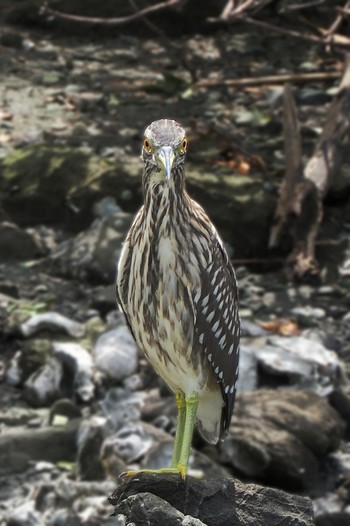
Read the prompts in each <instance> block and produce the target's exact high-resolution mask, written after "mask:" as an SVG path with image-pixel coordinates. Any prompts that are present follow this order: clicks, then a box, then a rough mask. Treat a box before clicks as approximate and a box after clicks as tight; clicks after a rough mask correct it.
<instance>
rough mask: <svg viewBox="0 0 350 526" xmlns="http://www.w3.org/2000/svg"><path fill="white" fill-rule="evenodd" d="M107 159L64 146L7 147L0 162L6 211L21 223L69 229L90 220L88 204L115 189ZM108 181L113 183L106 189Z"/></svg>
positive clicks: (3, 201) (90, 208) (0, 181)
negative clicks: (10, 148)
mask: <svg viewBox="0 0 350 526" xmlns="http://www.w3.org/2000/svg"><path fill="white" fill-rule="evenodd" d="M110 170H111V167H110V164H108V163H107V162H106V161H104V160H103V159H100V158H98V157H97V156H92V155H88V154H87V153H84V152H82V151H80V150H76V149H72V148H67V147H62V148H59V147H49V146H34V147H30V148H24V149H18V150H14V151H12V152H11V153H10V154H9V155H8V156H7V157H6V159H5V160H4V162H3V163H2V167H1V177H0V193H1V195H2V205H3V208H4V211H5V212H6V214H8V216H9V217H11V219H12V220H13V221H15V222H16V223H17V224H19V225H21V226H33V225H36V224H41V223H42V224H46V225H60V226H63V227H65V228H68V229H70V230H73V231H79V230H81V228H84V227H86V226H87V225H89V224H90V222H91V220H92V217H93V216H92V205H93V203H95V202H96V201H97V200H99V199H101V198H102V197H104V196H105V195H106V192H107V193H108V191H110V192H112V195H114V192H115V191H118V183H117V181H116V178H115V177H114V176H113V175H114V174H113V175H112V176H110V177H106V178H105V181H106V183H107V186H106V185H105V186H106V188H103V183H102V179H101V178H102V176H103V175H106V174H107V173H108V172H109V171H110ZM109 182H113V185H112V186H113V188H110V189H109Z"/></svg>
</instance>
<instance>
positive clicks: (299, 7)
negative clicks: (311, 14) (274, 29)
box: [280, 0, 325, 13]
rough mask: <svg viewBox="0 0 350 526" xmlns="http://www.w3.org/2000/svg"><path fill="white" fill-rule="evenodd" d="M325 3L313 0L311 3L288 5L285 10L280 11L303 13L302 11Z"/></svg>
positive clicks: (323, 0)
mask: <svg viewBox="0 0 350 526" xmlns="http://www.w3.org/2000/svg"><path fill="white" fill-rule="evenodd" d="M324 3H325V0H312V1H311V2H304V3H302V4H287V5H286V6H285V7H283V9H280V12H282V13H283V12H284V13H285V12H286V11H301V10H302V9H308V8H309V7H315V6H317V5H321V4H324Z"/></svg>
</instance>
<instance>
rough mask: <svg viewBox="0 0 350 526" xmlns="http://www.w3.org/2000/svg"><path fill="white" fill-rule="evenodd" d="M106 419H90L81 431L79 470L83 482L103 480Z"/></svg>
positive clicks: (83, 424) (85, 422) (84, 423)
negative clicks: (102, 446)
mask: <svg viewBox="0 0 350 526" xmlns="http://www.w3.org/2000/svg"><path fill="white" fill-rule="evenodd" d="M105 428H106V425H105V421H104V419H102V418H100V419H97V418H96V419H94V418H92V419H90V420H86V421H84V422H83V423H82V425H81V428H80V430H79V440H78V442H79V448H78V457H77V463H78V469H79V476H80V478H81V480H103V478H104V469H103V465H102V463H101V458H100V449H101V445H102V442H103V439H104V438H105V434H106V429H105Z"/></svg>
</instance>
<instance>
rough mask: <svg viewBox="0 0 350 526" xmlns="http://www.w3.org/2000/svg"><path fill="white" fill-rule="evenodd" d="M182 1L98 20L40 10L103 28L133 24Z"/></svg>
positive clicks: (170, 0) (173, 0) (52, 10)
mask: <svg viewBox="0 0 350 526" xmlns="http://www.w3.org/2000/svg"><path fill="white" fill-rule="evenodd" d="M183 1H184V0H166V1H165V2H159V3H158V4H154V5H151V6H149V7H145V8H144V9H141V10H140V11H138V12H137V13H133V14H131V15H128V16H122V17H117V18H100V17H90V16H79V15H71V14H70V13H63V12H61V11H56V10H55V9H51V8H50V7H48V5H47V4H45V5H43V7H42V8H41V14H42V15H50V16H53V17H55V18H59V19H62V20H71V21H72V22H79V23H83V24H94V25H104V26H118V25H122V24H127V23H129V22H134V21H135V20H139V19H142V18H144V17H145V16H148V15H152V14H154V13H157V12H159V11H163V10H165V9H169V8H172V7H175V6H178V5H180V4H181V3H183Z"/></svg>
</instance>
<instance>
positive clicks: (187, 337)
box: [117, 119, 240, 478]
mask: <svg viewBox="0 0 350 526" xmlns="http://www.w3.org/2000/svg"><path fill="white" fill-rule="evenodd" d="M186 149H187V139H186V135H185V130H184V129H183V128H182V127H181V126H180V125H179V124H178V123H177V122H175V121H173V120H168V119H163V120H159V121H156V122H153V123H152V124H150V126H148V128H147V129H146V130H145V135H144V141H143V147H142V155H141V156H142V159H143V161H144V172H143V176H142V184H143V192H144V206H143V207H142V208H141V210H140V211H139V212H138V214H137V216H136V218H135V220H134V222H133V224H132V226H131V228H130V231H129V233H128V235H127V238H126V241H125V244H124V247H123V251H122V254H121V257H120V261H119V266H118V277H117V297H118V301H119V303H120V305H121V308H122V310H123V311H124V314H125V317H126V320H127V323H128V325H129V327H130V329H131V331H132V333H133V335H134V338H135V340H136V342H137V344H138V346H139V347H140V348H141V349H143V351H144V352H145V355H146V357H147V358H148V360H149V361H150V362H151V364H152V365H153V367H154V368H155V370H156V371H157V372H158V374H159V375H160V376H161V377H162V378H163V379H164V380H165V382H166V383H167V384H168V385H169V387H170V388H171V389H172V390H173V391H174V393H175V395H176V402H177V407H178V416H177V425H176V434H175V443H174V451H173V458H172V466H171V467H170V468H165V469H162V470H157V471H162V472H170V473H172V472H177V473H180V474H181V476H182V477H183V478H184V477H185V476H186V473H187V467H188V459H189V455H190V448H191V441H192V434H193V428H194V424H195V422H196V418H197V422H198V429H199V432H200V434H201V435H202V437H203V438H204V439H205V440H206V441H208V442H209V443H211V444H215V443H217V442H218V440H219V438H220V437H222V436H223V435H224V434H225V432H226V431H227V430H228V428H229V425H230V421H231V416H232V410H233V405H234V400H235V391H236V383H237V377H238V358H239V338H240V321H239V315H238V291H237V282H236V278H235V274H234V271H233V268H232V266H231V263H230V261H229V258H228V256H227V254H226V251H225V248H224V246H223V243H222V241H221V239H220V237H219V236H218V234H217V232H216V230H215V228H214V226H213V225H212V223H211V221H210V219H209V218H208V216H207V215H206V213H205V212H204V210H203V209H202V208H201V207H200V206H199V205H198V204H197V203H196V202H195V201H193V200H192V199H191V198H190V197H189V195H188V194H187V193H186V191H185V170H184V163H185V154H186ZM144 471H145V470H144Z"/></svg>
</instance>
